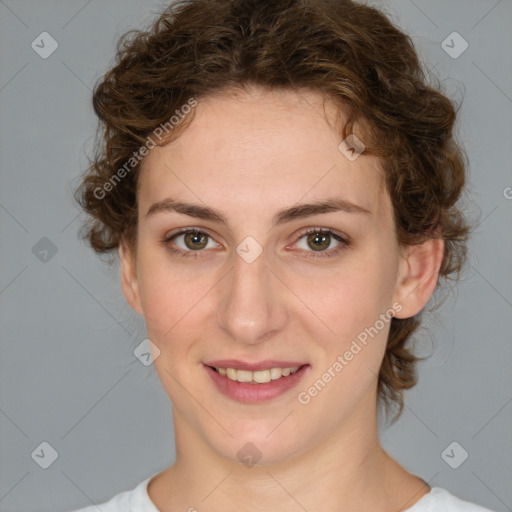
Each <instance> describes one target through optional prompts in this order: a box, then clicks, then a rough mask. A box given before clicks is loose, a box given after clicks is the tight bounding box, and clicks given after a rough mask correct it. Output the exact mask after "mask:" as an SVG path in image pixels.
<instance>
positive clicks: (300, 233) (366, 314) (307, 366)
mask: <svg viewBox="0 0 512 512" xmlns="http://www.w3.org/2000/svg"><path fill="white" fill-rule="evenodd" d="M123 41H124V44H122V45H121V44H120V45H119V48H118V54H117V62H116V64H115V66H114V67H113V68H112V69H111V70H110V71H109V72H108V73H107V74H106V76H105V77H103V79H102V81H101V82H100V83H99V84H98V85H97V86H96V88H95V91H94V99H93V101H94V108H95V111H96V113H97V115H98V116H99V119H100V121H101V123H102V126H103V128H104V131H103V133H102V135H103V141H104V145H102V146H99V147H98V151H97V154H96V157H95V159H94V161H93V163H92V165H91V167H90V169H89V170H88V172H87V174H86V176H85V177H84V180H83V183H82V186H81V187H80V190H79V191H78V193H77V197H78V200H79V201H80V203H81V205H82V207H83V208H84V209H85V210H86V211H87V212H88V213H89V214H90V215H91V222H90V223H89V224H88V226H87V233H86V237H87V239H88V240H89V242H90V244H91V245H92V247H93V248H94V249H95V250H96V251H97V252H98V253H106V252H112V251H118V255H119V259H120V265H121V279H122V287H123V292H124V294H125V297H126V299H127V301H128V302H129V304H130V305H131V307H132V308H133V309H134V310H135V311H136V312H137V313H139V314H141V315H143V317H144V319H145V322H146V326H147V331H148V339H149V340H150V341H148V348H149V349H150V351H151V356H152V358H153V364H154V366H155V368H156V371H157V373H158V375H159V378H160V380H161V382H162V385H163V386H164V389H165V390H166V392H167V394H168V395H169V398H170V400H171V402H172V405H173V417H174V430H175V442H176V454H177V455H176V462H175V463H174V464H173V465H172V466H171V467H169V468H168V469H166V470H165V471H162V472H160V473H158V474H155V475H152V476H151V477H149V478H148V479H146V480H144V481H143V482H141V483H140V485H138V486H137V487H136V488H135V489H133V490H131V491H126V492H124V493H121V494H119V495H117V496H115V497H113V498H112V499H111V500H110V501H109V502H106V503H104V504H101V505H100V508H101V510H103V511H104V512H111V511H121V510H122V511H128V510H130V511H134V512H135V511H162V512H166V511H175V510H176V511H177V510H191V511H192V510H209V511H217V510H237V511H240V510H251V511H257V510H279V511H284V512H286V511H288V510H290V511H291V510H299V509H300V508H302V509H303V510H308V511H312V510H318V508H319V507H320V506H321V508H322V510H326V511H335V510H336V511H338V510H344V511H358V512H361V511H366V510H368V511H370V510H371V511H374V512H375V511H382V512H385V511H386V512H387V511H399V510H408V511H411V512H421V511H427V510H443V512H444V511H475V512H476V511H484V510H486V509H484V508H482V507H479V506H477V505H474V504H471V503H468V502H466V501H462V500H460V499H459V498H457V497H455V496H453V495H452V494H450V493H449V492H448V491H447V490H445V489H443V488H440V487H434V488H431V487H430V486H429V485H428V483H427V482H425V481H424V480H423V479H422V478H420V477H419V476H417V475H414V474H411V473H410V472H408V471H407V470H406V469H405V468H403V467H402V466H400V465H399V464H398V463H397V462H396V461H395V460H393V458H392V457H391V456H390V455H389V454H387V453H386V452H385V451H384V449H383V448H382V447H381V445H380V442H379V436H378V425H377V423H378V422H377V418H378V407H379V406H380V405H383V406H384V407H385V410H386V412H389V411H390V410H391V409H392V408H393V405H396V406H398V413H397V415H396V416H395V418H394V419H395V420H396V418H398V416H399V415H400V412H401V410H402V406H403V397H402V393H403V390H404V389H407V388H410V387H412V386H413V385H414V384H415V382H416V374H415V363H416V360H417V359H418V358H417V357H416V356H414V354H412V353H411V351H410V349H409V348H408V345H407V343H408V341H409V340H410V337H411V334H412V333H413V332H414V331H415V330H416V328H417V327H418V325H419V322H420V315H421V312H422V310H423V309H424V307H425V305H426V304H427V302H428V301H429V299H430V298H431V296H432V294H433V293H434V291H435V290H436V288H437V286H438V284H439V283H440V282H441V280H442V279H444V278H448V277H452V276H454V275H455V276H456V275H457V274H458V271H459V270H460V268H461V266H462V264H463V260H464V255H465V242H466V238H467V233H468V227H467V225H466V222H465V220H464V218H463V216H462V214H461V212H460V211H459V210H458V208H457V206H456V202H457V200H458V198H459V196H460V194H461V192H462V190H463V187H464V181H465V170H464V163H463V157H462V155H461V152H460V149H459V148H458V146H457V144H456V143H455V141H454V140H453V138H452V128H453V124H454V121H455V111H454V107H453V105H452V104H451V102H450V101H449V100H448V99H447V98H446V97H444V96H443V95H442V94H440V93H439V92H438V91H437V90H435V89H434V88H432V87H430V86H428V85H427V84H426V83H425V79H424V77H423V75H422V72H421V69H420V65H419V63H418V59H417V55H416V53H415V50H414V48H413V46H412V43H411V41H410V39H409V38H408V37H407V36H406V35H404V34H403V33H402V32H400V31H399V30H398V29H397V28H396V27H394V26H393V25H392V24H391V23H390V21H389V20H388V19H387V18H386V17H384V16H383V15H382V14H381V13H380V12H378V11H377V10H375V9H373V8H370V7H366V6H362V5H359V4H356V3H353V2H351V1H341V0H339V1H327V0H323V1H320V0H305V1H299V0H283V1H280V2H266V1H263V2H262V1H251V0H238V1H236V0H190V1H186V2H179V3H177V4H173V5H172V6H171V7H169V9H168V10H167V11H166V12H164V13H163V14H162V15H161V16H160V17H159V19H158V20H157V21H156V22H155V24H154V25H153V26H152V28H151V30H150V31H149V32H136V33H135V34H133V37H131V39H130V38H128V37H125V38H124V39H123ZM95 509H96V507H95V506H93V507H89V508H86V509H82V510H83V511H84V512H85V511H87V512H89V511H92V510H95Z"/></svg>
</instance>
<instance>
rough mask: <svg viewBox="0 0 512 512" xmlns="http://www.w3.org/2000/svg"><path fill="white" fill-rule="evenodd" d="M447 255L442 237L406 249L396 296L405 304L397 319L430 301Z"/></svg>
mask: <svg viewBox="0 0 512 512" xmlns="http://www.w3.org/2000/svg"><path fill="white" fill-rule="evenodd" d="M443 256H444V242H443V240H442V238H440V237H439V238H430V239H428V240H426V241H425V242H423V243H421V244H418V245H410V246H407V247H406V248H405V249H404V251H403V254H402V256H401V261H400V264H399V270H398V278H397V288H396V290H395V296H394V300H395V301H396V302H398V303H399V304H401V305H402V309H401V310H400V313H397V314H396V315H395V316H396V317H397V318H410V317H412V316H414V315H416V314H417V313H419V312H420V311H421V310H422V309H423V307H424V306H425V305H426V304H427V302H428V300H429V299H430V297H431V295H432V293H433V292H434V290H435V287H436V285H437V280H438V277H439V269H440V268H441V264H442V262H443Z"/></svg>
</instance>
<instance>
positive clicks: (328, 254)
mask: <svg viewBox="0 0 512 512" xmlns="http://www.w3.org/2000/svg"><path fill="white" fill-rule="evenodd" d="M188 233H199V234H202V235H206V236H207V237H208V238H210V239H212V237H211V236H210V235H209V234H208V233H206V232H204V231H202V230H201V229H199V228H184V229H182V230H181V231H178V232H177V233H173V234H172V235H171V236H168V237H166V238H164V240H162V243H163V244H164V245H165V247H166V248H167V249H168V250H169V251H170V252H172V253H174V254H178V255H179V256H182V257H184V258H194V259H197V258H201V257H202V256H200V255H199V253H201V252H204V249H200V250H197V251H192V250H189V251H183V250H182V249H176V248H175V247H172V246H171V245H170V243H171V242H172V241H173V240H174V239H175V238H177V237H178V236H180V235H186V234H188ZM314 233H322V234H329V235H330V236H331V237H332V238H334V239H335V240H336V241H338V242H339V244H338V245H337V246H336V247H335V248H334V249H329V250H328V251H318V252H316V251H306V252H307V253H310V254H308V256H306V257H307V258H312V259H316V258H332V257H334V256H337V255H338V253H339V252H340V251H342V250H344V249H345V248H346V247H349V246H350V245H351V243H352V242H351V241H350V240H348V239H347V238H344V237H342V236H341V235H338V234H337V233H335V232H334V231H332V230H331V229H328V228H316V227H315V228H308V229H307V230H305V231H302V232H301V233H300V234H299V235H298V236H297V238H296V240H295V242H294V244H295V243H297V242H298V241H299V240H301V239H302V238H304V237H305V236H307V235H310V234H314ZM311 253H312V254H311Z"/></svg>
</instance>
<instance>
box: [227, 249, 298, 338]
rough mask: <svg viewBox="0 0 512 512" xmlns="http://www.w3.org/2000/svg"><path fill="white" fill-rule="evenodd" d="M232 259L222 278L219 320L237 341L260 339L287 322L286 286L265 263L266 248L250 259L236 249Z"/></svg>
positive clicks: (282, 326)
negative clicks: (252, 259) (253, 259)
mask: <svg viewBox="0 0 512 512" xmlns="http://www.w3.org/2000/svg"><path fill="white" fill-rule="evenodd" d="M233 259H234V263H233V268H232V270H231V272H229V273H228V275H227V276H226V278H225V279H223V289H222V292H221V300H220V303H219V308H218V312H217V320H218V324H219V326H220V328H221V329H223V330H224V331H227V332H228V333H229V335H230V337H231V338H233V339H234V340H235V341H237V342H239V343H243V344H246V345H255V344H258V343H262V342H264V341H267V340H268V339H269V338H270V337H273V336H275V335H277V334H278V333H279V332H281V331H282V330H283V329H284V326H285V325H286V321H287V315H288V313H287V307H286V297H285V290H284V289H285V287H284V285H283V284H282V282H281V281H280V280H279V279H278V278H277V277H276V275H275V271H273V270H272V269H271V268H270V267H269V266H268V264H267V263H268V262H267V258H266V257H265V252H263V253H262V254H260V255H259V256H258V258H257V259H256V260H255V261H252V262H251V263H248V262H247V261H245V260H244V259H243V258H242V257H241V256H239V255H238V254H237V253H235V254H234V255H233Z"/></svg>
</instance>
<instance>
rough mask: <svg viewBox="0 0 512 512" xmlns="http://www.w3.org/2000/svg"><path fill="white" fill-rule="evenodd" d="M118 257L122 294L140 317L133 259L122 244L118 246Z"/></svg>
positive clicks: (140, 310) (140, 309)
mask: <svg viewBox="0 0 512 512" xmlns="http://www.w3.org/2000/svg"><path fill="white" fill-rule="evenodd" d="M118 255H119V266H120V273H121V276H120V277H121V288H122V290H123V294H124V296H125V298H126V300H127V302H128V304H130V306H131V307H132V309H133V310H134V311H135V312H136V313H139V315H142V306H141V301H140V295H139V286H138V280H137V270H136V265H135V259H134V257H133V254H132V252H131V251H130V250H129V249H128V248H127V247H126V245H125V243H123V242H122V243H120V244H119V248H118Z"/></svg>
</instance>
